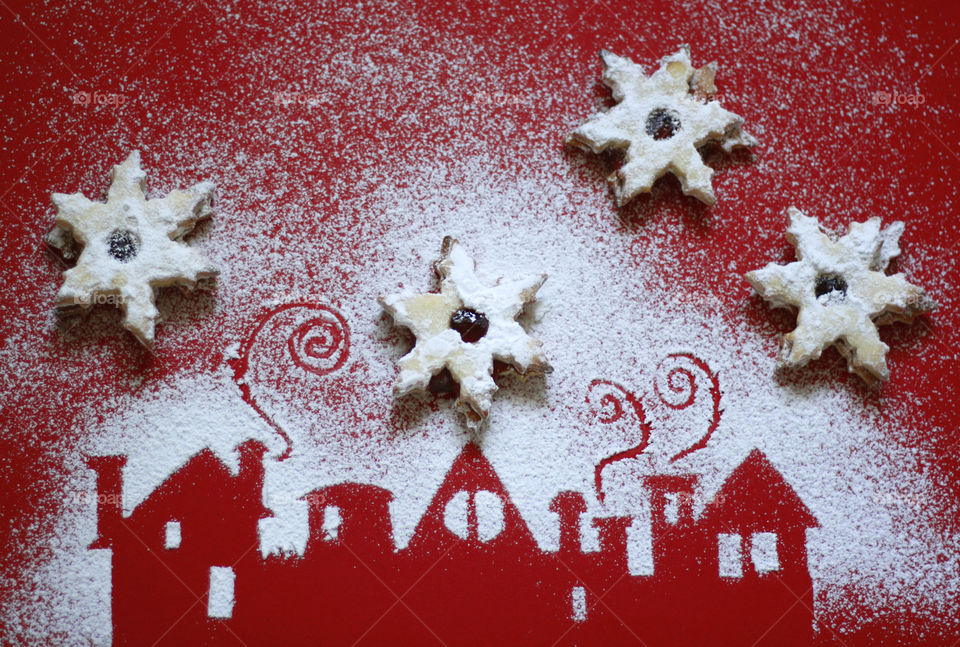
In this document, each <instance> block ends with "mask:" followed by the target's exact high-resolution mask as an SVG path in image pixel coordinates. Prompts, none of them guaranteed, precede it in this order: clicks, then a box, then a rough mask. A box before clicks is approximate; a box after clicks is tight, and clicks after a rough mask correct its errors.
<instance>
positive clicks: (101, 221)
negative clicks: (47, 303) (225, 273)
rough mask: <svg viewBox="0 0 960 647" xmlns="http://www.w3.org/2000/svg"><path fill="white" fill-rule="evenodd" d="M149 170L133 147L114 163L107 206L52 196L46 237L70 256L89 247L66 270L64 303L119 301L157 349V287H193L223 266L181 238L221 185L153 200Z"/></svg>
mask: <svg viewBox="0 0 960 647" xmlns="http://www.w3.org/2000/svg"><path fill="white" fill-rule="evenodd" d="M145 177H146V173H144V171H143V170H142V169H141V168H140V153H139V152H138V151H133V152H131V153H130V155H129V156H128V157H127V159H126V160H125V161H124V162H123V163H122V164H118V165H117V166H114V167H113V173H112V177H111V182H110V189H109V190H108V192H107V201H106V203H102V202H94V201H92V200H88V199H87V198H86V197H85V196H84V195H83V194H81V193H74V194H70V195H67V194H63V193H54V194H53V204H54V205H55V206H56V208H57V215H56V226H55V227H54V228H53V230H52V231H51V232H50V233H49V234H48V235H47V241H48V242H49V243H50V244H51V245H53V246H55V247H58V248H60V249H61V250H63V251H65V252H67V253H66V255H67V256H68V257H69V256H70V253H69V252H70V250H71V249H72V246H73V245H74V244H76V245H79V246H81V247H82V251H81V252H80V255H79V258H78V259H77V264H76V266H74V267H72V268H70V269H69V270H67V271H66V272H64V274H63V278H64V281H63V286H62V287H61V288H60V291H59V292H58V293H57V298H56V305H57V307H58V308H67V307H76V306H79V307H83V308H89V307H90V306H91V305H94V304H97V303H112V304H115V305H118V306H119V307H120V308H121V309H122V310H123V317H124V321H123V325H124V327H125V328H127V329H128V330H129V331H130V332H132V333H133V334H134V335H135V336H136V338H137V339H138V340H140V342H142V343H143V344H144V345H145V346H147V347H152V346H153V339H154V327H155V325H156V321H157V318H158V317H159V313H158V312H157V308H156V306H155V304H154V301H155V298H156V290H157V288H160V287H164V286H171V285H178V286H182V287H186V288H194V287H196V285H197V282H198V281H201V280H204V279H210V278H213V277H214V276H216V274H217V270H216V269H215V268H214V267H213V266H212V265H211V264H210V263H209V262H208V261H207V260H206V259H205V258H204V257H203V256H202V255H201V254H200V252H198V251H197V250H195V249H192V248H190V247H188V246H187V245H186V244H184V243H183V241H182V238H183V236H184V235H186V234H187V233H188V232H190V231H192V230H193V228H194V226H196V224H197V222H198V221H200V220H202V219H204V218H208V217H209V216H210V215H211V213H212V210H211V205H212V202H213V192H214V187H213V184H212V183H210V182H201V183H199V184H196V185H194V186H193V187H191V188H190V189H187V190H186V191H171V192H170V193H169V194H168V195H167V196H166V197H164V198H162V199H155V200H147V198H146V196H145V195H144V179H145Z"/></svg>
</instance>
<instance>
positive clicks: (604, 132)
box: [566, 45, 757, 206]
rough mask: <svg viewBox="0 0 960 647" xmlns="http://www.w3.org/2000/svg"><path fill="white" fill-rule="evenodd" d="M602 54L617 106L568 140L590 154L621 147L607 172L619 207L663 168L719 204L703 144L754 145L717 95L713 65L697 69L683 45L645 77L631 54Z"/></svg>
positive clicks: (683, 184)
mask: <svg viewBox="0 0 960 647" xmlns="http://www.w3.org/2000/svg"><path fill="white" fill-rule="evenodd" d="M600 58H601V60H602V61H603V77H602V78H603V83H604V85H606V86H607V87H608V88H610V90H611V91H612V93H613V98H614V100H615V101H616V102H617V105H616V106H614V107H613V108H611V109H610V110H608V111H606V112H600V113H597V114H595V115H593V116H592V117H590V118H589V119H587V121H586V122H584V124H583V125H581V126H580V127H579V128H577V129H576V130H575V131H573V133H571V134H570V135H569V136H568V137H567V140H566V142H567V143H568V144H571V145H573V146H576V147H578V148H580V149H583V150H589V151H592V152H594V153H600V152H602V151H605V150H608V149H614V150H620V151H623V154H624V160H623V165H622V166H621V167H620V168H619V169H617V170H616V171H615V172H614V173H613V174H611V175H610V177H608V178H607V181H608V183H609V184H610V186H611V187H612V188H613V192H614V195H615V196H616V199H617V206H623V205H624V204H626V203H627V202H629V201H630V200H631V199H633V197H634V196H636V195H637V194H640V193H648V192H649V191H650V189H651V188H652V187H653V183H654V182H656V181H657V179H658V178H660V177H661V176H663V175H664V174H666V173H673V174H674V175H675V176H676V177H677V179H678V180H680V185H681V187H682V188H683V193H684V194H685V195H692V196H694V197H695V198H697V199H698V200H700V201H702V202H704V203H706V204H708V205H711V204H713V203H714V202H716V200H717V198H716V196H715V195H714V193H713V186H712V184H711V179H712V177H713V170H712V169H711V168H710V167H709V166H707V165H706V164H704V163H703V160H701V158H700V152H699V150H698V149H699V148H700V147H701V146H703V145H704V144H707V143H708V142H714V143H717V144H719V145H721V146H722V147H723V149H724V150H726V151H728V152H729V151H730V150H732V149H733V148H735V147H738V146H742V147H749V146H756V144H757V140H756V139H754V138H753V137H752V136H750V135H749V134H747V133H746V132H744V131H743V129H742V126H743V119H742V118H741V117H739V116H737V115H735V114H734V113H732V112H729V111H728V110H724V109H723V108H722V107H721V106H720V103H719V102H718V101H716V100H715V98H714V97H715V95H716V86H715V85H714V77H715V75H716V71H717V65H716V63H710V64H708V65H705V66H704V67H702V68H699V69H696V68H694V67H693V65H692V64H691V62H690V47H689V46H688V45H683V46H681V48H680V49H679V50H678V51H677V52H676V53H675V54H672V55H670V56H665V57H664V58H663V59H661V61H660V68H659V69H658V70H657V71H656V72H654V73H653V74H652V75H650V76H647V75H646V74H645V73H644V71H643V68H642V67H641V66H639V65H637V64H636V63H634V62H633V61H631V60H630V59H628V58H625V57H622V56H617V55H615V54H611V53H610V52H608V51H606V50H604V51H601V52H600Z"/></svg>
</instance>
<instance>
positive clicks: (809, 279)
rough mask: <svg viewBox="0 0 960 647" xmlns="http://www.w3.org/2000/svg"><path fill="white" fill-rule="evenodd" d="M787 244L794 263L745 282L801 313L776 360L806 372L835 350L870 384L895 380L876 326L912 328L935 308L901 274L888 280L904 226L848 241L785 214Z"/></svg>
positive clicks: (875, 225) (859, 227)
mask: <svg viewBox="0 0 960 647" xmlns="http://www.w3.org/2000/svg"><path fill="white" fill-rule="evenodd" d="M788 214H789V217H790V225H789V226H788V227H787V234H786V236H787V240H788V241H790V244H791V245H793V246H794V248H795V249H796V254H797V260H796V261H794V262H793V263H789V264H788V265H777V264H776V263H771V264H769V265H767V266H766V267H764V268H763V269H760V270H755V271H753V272H748V273H747V274H746V275H745V278H746V279H747V281H749V282H750V285H752V286H753V288H754V289H755V290H756V291H757V292H758V293H759V294H760V296H762V297H763V298H765V299H766V300H767V301H769V302H770V303H771V304H773V305H774V306H775V307H793V308H797V310H798V312H797V327H796V329H794V330H793V332H790V333H788V334H786V335H784V336H783V339H782V342H781V346H780V354H779V360H780V361H781V362H782V363H783V364H786V365H803V364H806V363H807V361H809V360H810V359H816V358H817V357H820V354H821V353H822V352H823V350H824V349H825V348H826V347H828V346H830V345H835V346H836V347H837V348H838V349H839V350H840V352H841V353H843V354H844V356H846V358H847V362H848V364H849V366H850V370H851V371H852V372H854V373H857V374H858V375H859V376H860V377H862V378H863V379H864V380H866V381H867V382H868V383H873V382H876V381H878V380H879V381H885V380H887V379H888V378H889V377H890V370H889V369H888V368H887V362H886V355H887V350H888V348H889V347H888V346H887V345H886V344H884V343H883V342H882V341H880V336H879V334H878V333H877V326H878V325H883V324H886V323H890V322H893V321H904V322H907V323H910V322H912V321H913V320H914V318H915V317H916V316H917V315H919V314H922V313H924V312H929V311H931V310H933V309H934V308H936V307H937V304H936V303H935V302H934V301H933V300H931V299H930V298H929V297H928V296H927V295H926V293H925V292H924V291H923V289H921V288H919V287H917V286H915V285H912V284H910V283H908V282H907V280H906V278H904V275H903V274H893V275H887V274H885V273H884V270H886V268H887V265H888V264H889V263H890V260H891V259H893V258H895V257H896V256H898V255H899V254H900V247H899V245H898V241H899V239H900V235H901V234H902V233H903V229H904V225H903V223H902V222H895V223H893V224H891V225H890V226H888V227H887V228H886V229H883V230H881V228H880V218H870V219H869V220H867V221H866V222H855V223H852V224H851V225H850V229H849V232H848V233H847V234H846V235H843V236H839V235H838V234H832V233H829V232H825V231H823V229H821V227H820V225H819V223H818V222H817V219H816V218H810V217H808V216H805V215H804V214H803V213H801V212H800V210H799V209H796V208H794V207H790V209H789V210H788Z"/></svg>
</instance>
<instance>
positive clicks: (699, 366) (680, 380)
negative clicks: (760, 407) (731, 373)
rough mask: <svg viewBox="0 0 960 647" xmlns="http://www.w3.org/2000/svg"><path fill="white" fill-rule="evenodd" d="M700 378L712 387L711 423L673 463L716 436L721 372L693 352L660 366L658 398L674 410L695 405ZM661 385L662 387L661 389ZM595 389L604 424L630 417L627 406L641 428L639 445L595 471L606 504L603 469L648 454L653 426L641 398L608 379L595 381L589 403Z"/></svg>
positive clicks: (671, 357) (656, 382)
mask: <svg viewBox="0 0 960 647" xmlns="http://www.w3.org/2000/svg"><path fill="white" fill-rule="evenodd" d="M698 374H699V375H698ZM698 377H699V378H700V379H703V378H706V380H707V381H708V382H709V384H710V399H711V402H712V406H713V409H712V415H711V417H710V422H709V425H708V427H707V431H706V433H705V434H704V435H703V436H702V437H701V438H700V439H699V440H697V441H696V442H695V443H694V444H692V445H690V446H689V447H687V448H686V449H684V450H682V451H680V452H678V453H677V454H675V455H674V456H672V457H671V458H670V462H671V463H673V462H675V461H678V460H680V459H681V458H683V457H684V456H688V455H689V454H692V453H693V452H695V451H698V450H700V449H703V448H704V447H706V446H707V443H708V442H710V438H711V437H712V436H713V433H714V432H715V431H716V430H717V427H719V426H720V418H721V416H722V415H723V409H721V408H720V398H721V393H720V381H719V373H714V372H713V371H712V370H710V366H709V365H708V364H707V363H706V362H705V361H703V360H702V359H700V358H699V357H696V356H695V355H693V354H691V353H672V354H670V355H667V356H666V357H665V358H664V359H663V360H661V362H660V364H659V365H658V366H657V371H656V376H655V378H654V383H653V387H654V390H655V391H656V393H657V398H659V400H660V401H661V402H663V403H664V404H665V405H666V406H667V407H669V408H671V409H675V410H679V409H686V408H687V407H689V406H691V405H693V403H694V402H696V399H697V391H698V386H697V379H698ZM661 384H662V385H663V386H662V388H661ZM595 390H597V391H598V393H600V392H602V393H603V395H602V396H600V397H599V398H598V400H599V404H600V409H599V411H598V414H597V419H598V420H599V421H600V422H601V423H603V424H611V423H614V422H617V421H618V420H620V419H622V418H623V417H624V416H625V415H627V407H629V408H630V410H632V412H633V415H634V417H636V420H637V425H638V426H639V428H640V442H639V443H638V444H637V445H635V446H633V447H631V448H629V449H625V450H623V451H620V452H617V453H615V454H611V455H610V456H607V457H606V458H604V459H603V460H601V461H600V462H599V463H597V465H596V467H595V468H594V487H595V488H596V491H597V498H598V499H599V500H600V502H601V503H603V498H604V493H603V480H602V475H603V470H604V469H605V468H606V467H607V466H609V465H611V464H613V463H616V462H617V461H622V460H625V459H628V458H636V457H637V456H639V455H640V454H642V453H643V452H644V451H646V450H647V448H648V447H649V446H650V437H651V435H652V433H653V425H651V424H650V423H649V422H647V418H646V414H645V412H644V409H643V403H642V402H641V401H640V398H638V397H637V396H636V395H634V394H633V393H632V392H630V391H628V390H627V389H625V388H624V387H622V386H620V385H619V384H617V383H615V382H610V381H608V380H600V379H596V380H593V381H592V382H591V383H590V388H589V390H588V392H587V404H591V402H592V401H593V399H594V397H595V396H594V391H595Z"/></svg>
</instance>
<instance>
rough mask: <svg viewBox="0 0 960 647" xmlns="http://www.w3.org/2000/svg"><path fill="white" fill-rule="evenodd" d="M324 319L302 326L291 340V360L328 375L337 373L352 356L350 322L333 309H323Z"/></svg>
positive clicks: (316, 319)
mask: <svg viewBox="0 0 960 647" xmlns="http://www.w3.org/2000/svg"><path fill="white" fill-rule="evenodd" d="M319 312H320V314H321V316H318V317H313V318H311V319H308V320H307V321H305V322H303V323H302V324H300V325H299V326H298V327H297V329H296V330H294V331H293V334H292V335H290V338H289V340H287V346H288V347H289V350H290V357H292V358H293V361H294V363H296V365H297V366H299V367H301V368H303V369H306V370H308V371H310V372H311V373H315V374H317V375H326V374H327V373H332V372H333V371H335V370H337V369H338V368H340V367H341V366H343V363H344V362H346V361H347V357H348V356H349V354H350V338H349V335H348V332H347V323H346V322H345V321H344V320H343V317H341V316H340V313H338V312H334V311H333V310H330V309H329V308H323V309H322V310H319Z"/></svg>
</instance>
